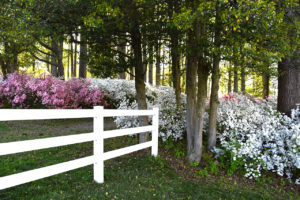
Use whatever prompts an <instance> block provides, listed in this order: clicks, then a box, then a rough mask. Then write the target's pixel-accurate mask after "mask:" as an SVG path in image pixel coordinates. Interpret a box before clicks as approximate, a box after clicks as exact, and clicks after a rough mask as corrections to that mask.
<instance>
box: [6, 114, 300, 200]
mask: <svg viewBox="0 0 300 200" xmlns="http://www.w3.org/2000/svg"><path fill="white" fill-rule="evenodd" d="M105 125H106V129H112V128H113V126H114V125H113V123H112V122H111V120H109V121H106V123H105ZM92 129H93V127H92V119H84V120H82V119H75V120H48V121H23V122H1V123H0V141H1V142H9V141H17V140H27V139H33V138H42V137H51V136H58V135H69V134H77V133H84V132H86V133H88V132H91V131H92ZM136 143H137V140H136V138H135V137H120V138H113V139H108V140H105V151H109V150H112V149H116V148H120V147H124V146H129V145H131V144H136ZM159 150H160V152H159V155H160V156H159V157H158V158H152V157H151V156H149V155H150V151H149V150H143V151H139V152H136V153H132V154H129V155H125V156H122V157H119V158H115V159H112V160H109V161H106V162H105V183H104V184H96V183H95V182H94V181H93V170H92V166H88V167H84V168H81V169H77V170H73V171H70V172H67V173H63V174H59V175H56V176H53V177H49V178H45V179H41V180H38V181H34V182H31V183H27V184H23V185H20V186H16V187H13V188H9V189H6V190H3V191H0V199H1V200H2V199H5V200H11V199H13V200H14V199H26V200H27V199H300V196H299V195H298V194H296V193H297V190H298V189H299V188H296V187H295V186H293V185H285V186H280V185H278V186H277V185H276V184H274V183H273V184H268V183H257V182H254V181H249V180H247V179H243V178H241V177H239V176H233V177H227V176H225V175H224V174H222V172H221V173H220V175H217V176H214V175H208V176H207V177H205V178H203V177H200V176H198V175H197V173H196V172H197V170H199V168H201V167H203V166H198V167H191V166H189V164H188V163H187V162H186V161H185V159H184V158H180V159H178V158H176V157H175V156H174V155H173V154H172V153H171V152H170V151H166V150H164V147H162V145H161V146H160V148H159ZM92 151H93V146H92V143H91V142H89V143H83V144H76V145H70V146H64V147H58V148H51V149H44V150H39V151H32V152H28V153H20V154H15V155H8V156H1V157H0V177H1V176H6V175H9V174H14V173H17V172H22V171H27V170H30V169H35V168H39V167H43V166H49V165H51V164H56V163H60V162H64V161H68V160H73V159H76V158H80V157H85V156H87V155H92Z"/></svg>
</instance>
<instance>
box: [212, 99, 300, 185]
mask: <svg viewBox="0 0 300 200" xmlns="http://www.w3.org/2000/svg"><path fill="white" fill-rule="evenodd" d="M296 112H299V111H293V115H292V116H293V118H289V117H287V116H285V115H282V114H280V113H278V112H277V111H275V110H273V108H272V106H271V105H269V104H268V103H266V102H260V103H258V102H253V101H251V100H250V99H249V98H247V97H245V96H243V95H237V94H234V95H228V96H227V97H226V98H223V100H222V101H221V104H220V107H219V109H218V119H217V121H218V136H217V137H218V140H219V142H220V146H221V149H216V150H215V151H216V152H217V154H218V156H220V155H222V154H225V155H226V154H227V157H228V155H229V159H230V161H229V162H232V163H234V165H235V166H233V168H234V167H236V168H237V167H240V166H243V167H244V168H245V170H246V173H245V176H246V177H249V178H258V177H260V176H261V172H262V170H270V171H272V172H276V173H277V174H278V175H280V176H283V175H286V176H287V177H288V178H292V176H293V172H295V171H297V170H298V172H296V174H298V175H299V169H300V122H299V119H298V115H299V113H298V114H297V113H296ZM222 150H223V151H222ZM233 170H234V169H233ZM299 181H300V180H299V177H296V183H299Z"/></svg>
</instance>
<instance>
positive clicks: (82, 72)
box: [79, 33, 88, 78]
mask: <svg viewBox="0 0 300 200" xmlns="http://www.w3.org/2000/svg"><path fill="white" fill-rule="evenodd" d="M87 63H88V57H87V42H86V35H85V34H84V33H81V35H80V55H79V78H86V67H87Z"/></svg>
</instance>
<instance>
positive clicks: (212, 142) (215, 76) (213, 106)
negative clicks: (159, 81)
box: [207, 3, 221, 150]
mask: <svg viewBox="0 0 300 200" xmlns="http://www.w3.org/2000/svg"><path fill="white" fill-rule="evenodd" d="M215 7H216V22H215V38H214V46H215V48H216V49H217V52H215V53H214V55H213V69H212V86H211V94H210V112H209V128H208V145H207V149H208V150H212V149H213V148H214V147H215V146H216V141H217V111H218V105H219V97H218V91H219V79H220V66H219V65H220V60H221V57H220V56H221V55H220V44H221V41H220V40H221V30H220V28H221V27H220V26H221V25H220V22H219V20H220V16H219V9H220V5H219V4H218V3H216V5H215Z"/></svg>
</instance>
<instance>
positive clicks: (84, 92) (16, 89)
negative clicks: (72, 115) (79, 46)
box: [0, 73, 106, 109]
mask: <svg viewBox="0 0 300 200" xmlns="http://www.w3.org/2000/svg"><path fill="white" fill-rule="evenodd" d="M89 86H90V83H89V82H88V81H84V80H82V79H71V80H69V81H63V80H60V79H58V78H54V77H52V76H46V77H45V78H34V77H31V76H29V75H28V74H25V73H13V74H9V75H8V76H7V79H6V80H3V81H1V82H0V107H6V108H10V107H12V108H59V109H65V108H91V107H92V106H94V105H106V102H105V100H104V95H103V93H102V92H101V91H100V90H99V89H92V88H89Z"/></svg>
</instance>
